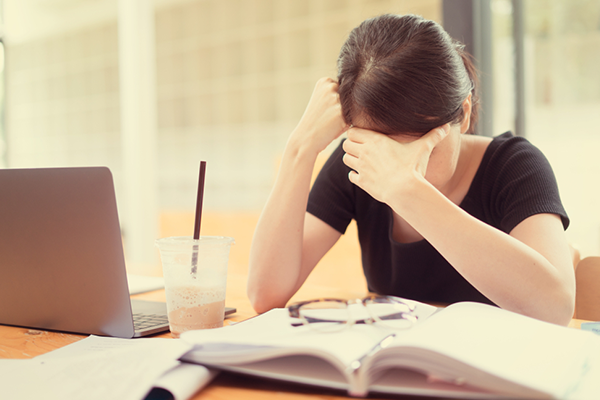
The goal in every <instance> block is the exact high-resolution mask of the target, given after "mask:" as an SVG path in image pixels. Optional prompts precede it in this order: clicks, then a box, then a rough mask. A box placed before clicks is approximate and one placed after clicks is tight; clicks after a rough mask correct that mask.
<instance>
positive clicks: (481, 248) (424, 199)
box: [392, 182, 575, 325]
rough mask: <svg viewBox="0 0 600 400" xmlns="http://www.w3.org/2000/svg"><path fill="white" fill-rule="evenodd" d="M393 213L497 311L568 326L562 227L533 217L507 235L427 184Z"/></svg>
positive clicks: (570, 295) (570, 301)
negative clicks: (486, 298)
mask: <svg viewBox="0 0 600 400" xmlns="http://www.w3.org/2000/svg"><path fill="white" fill-rule="evenodd" d="M413 189H414V190H413V191H411V194H410V196H408V197H405V196H406V195H403V196H402V197H403V199H404V200H402V201H393V202H392V204H393V206H392V208H394V210H395V211H396V212H398V213H400V215H402V216H403V217H404V218H405V219H406V221H407V222H408V223H409V224H410V225H411V226H412V227H413V228H415V229H416V230H417V231H418V232H419V233H420V234H421V235H423V237H425V238H427V240H428V241H429V242H430V243H431V244H432V245H433V247H435V248H436V249H437V250H438V251H439V252H440V254H442V255H443V256H444V258H446V260H447V261H448V262H449V263H450V264H451V265H452V266H453V267H454V268H455V269H456V270H457V271H458V272H459V273H460V274H461V275H462V276H463V277H464V278H465V279H466V280H467V281H469V282H470V283H471V284H472V285H473V286H474V287H475V288H477V289H478V290H479V291H480V292H481V293H483V294H484V295H485V296H486V297H488V298H489V299H490V300H492V301H493V302H494V303H496V304H497V305H498V306H500V307H502V308H505V309H507V310H511V311H515V312H518V313H521V314H524V315H528V316H531V317H534V318H538V319H541V320H545V321H549V322H554V323H557V324H561V325H566V324H568V322H569V321H570V320H571V318H572V316H573V309H574V299H575V280H574V272H573V265H572V264H571V260H570V254H569V248H568V245H567V241H566V239H565V235H564V231H563V226H562V222H561V221H560V218H559V217H558V216H557V215H554V214H537V215H534V216H531V217H529V218H527V219H525V220H524V221H522V222H521V223H520V224H519V225H517V226H516V227H515V228H514V229H513V230H512V232H511V233H510V235H509V234H506V233H504V232H502V231H500V230H498V229H496V228H493V227H492V226H490V225H488V224H485V223H484V222H482V221H480V220H478V219H477V218H475V217H473V216H471V215H470V214H468V213H467V212H465V211H464V210H462V209H461V208H460V207H458V206H457V205H456V204H454V203H452V202H451V201H450V200H448V199H447V198H446V197H444V196H443V195H442V194H441V193H440V192H439V191H438V190H437V189H435V188H434V187H433V186H431V185H429V184H428V183H427V182H420V183H419V184H417V185H416V186H415V187H414V188H413Z"/></svg>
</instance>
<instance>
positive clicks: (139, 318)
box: [133, 314, 169, 331]
mask: <svg viewBox="0 0 600 400" xmlns="http://www.w3.org/2000/svg"><path fill="white" fill-rule="evenodd" d="M168 323H169V320H168V318H167V316H166V315H157V314H133V328H134V329H135V330H136V331H139V330H143V329H148V328H152V327H155V326H160V325H165V324H168Z"/></svg>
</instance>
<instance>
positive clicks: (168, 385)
mask: <svg viewBox="0 0 600 400" xmlns="http://www.w3.org/2000/svg"><path fill="white" fill-rule="evenodd" d="M217 374H218V371H217V370H214V369H209V368H206V367H205V366H203V365H198V364H188V363H181V364H179V365H178V366H176V367H175V368H173V369H172V370H170V371H167V372H166V373H165V374H164V375H163V376H161V377H160V378H159V379H158V381H157V382H155V383H154V387H155V388H161V389H164V390H166V391H168V392H169V393H171V394H172V395H173V398H174V399H175V400H187V399H189V398H191V397H192V396H193V395H194V394H195V393H196V392H197V391H198V390H200V389H201V388H203V387H204V386H206V385H208V384H209V383H210V381H211V380H212V379H213V378H214V377H215V376H217Z"/></svg>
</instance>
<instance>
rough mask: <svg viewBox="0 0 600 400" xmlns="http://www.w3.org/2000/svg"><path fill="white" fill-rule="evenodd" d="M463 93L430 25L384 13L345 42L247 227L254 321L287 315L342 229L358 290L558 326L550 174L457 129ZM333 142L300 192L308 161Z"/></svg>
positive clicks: (510, 146) (471, 80) (507, 145)
mask: <svg viewBox="0 0 600 400" xmlns="http://www.w3.org/2000/svg"><path fill="white" fill-rule="evenodd" d="M475 86H476V76H475V72H474V68H473V65H472V63H471V61H470V60H469V58H468V57H467V56H466V55H465V53H464V51H463V48H462V46H461V45H459V44H458V43H456V42H454V41H453V40H452V39H451V38H450V37H449V36H448V35H447V33H446V32H445V31H444V30H443V29H442V28H441V27H440V26H439V25H438V24H437V23H435V22H433V21H428V20H424V19H423V18H421V17H418V16H413V15H406V16H397V15H382V16H379V17H376V18H373V19H369V20H366V21H364V22H363V23H362V24H361V25H360V26H358V27H357V28H355V29H354V30H353V31H352V32H351V34H350V36H349V38H348V40H347V41H346V43H345V44H344V46H343V47H342V50H341V52H340V56H339V60H338V81H337V82H335V81H333V80H331V79H327V78H323V79H321V80H319V81H318V82H317V84H316V87H315V90H314V93H313V95H312V97H311V99H310V101H309V104H308V106H307V108H306V111H305V113H304V115H303V117H302V119H301V120H300V122H299V124H298V125H297V127H296V128H295V130H294V131H293V132H292V134H291V135H290V137H289V140H288V143H287V145H286V148H285V151H284V154H283V159H282V163H281V167H280V171H279V175H278V178H277V180H276V183H275V186H274V188H273V191H272V193H271V196H270V198H269V200H268V202H267V204H266V207H265V209H264V211H263V214H262V216H261V218H260V221H259V223H258V226H257V228H256V232H255V237H254V240H253V243H252V250H251V256H250V274H249V281H248V294H249V297H250V299H251V301H252V304H253V306H254V308H255V309H256V311H257V312H264V311H266V310H268V309H270V308H273V307H282V306H284V305H285V304H286V302H287V301H288V300H289V299H290V297H291V296H292V295H293V294H294V293H295V292H296V291H297V290H298V289H299V288H300V286H301V285H302V284H303V283H304V281H305V280H306V278H307V277H308V275H309V274H310V272H311V271H312V270H313V268H314V267H315V265H316V264H317V262H318V261H319V260H320V259H321V258H322V257H323V255H324V254H325V253H326V252H327V251H328V250H329V249H330V248H331V247H332V246H333V245H334V244H335V242H336V241H337V240H338V238H339V237H340V236H341V235H342V234H343V232H344V231H345V229H346V227H347V225H348V224H349V222H350V221H351V220H352V219H355V220H356V222H357V227H358V232H359V241H360V245H361V252H362V262H363V269H364V272H365V276H366V278H367V283H368V285H369V290H370V291H373V292H376V293H380V294H386V295H397V296H401V297H406V298H411V299H415V300H420V301H429V302H443V303H451V302H455V301H465V300H470V301H479V302H486V303H490V304H496V305H498V306H500V307H502V308H505V309H508V310H512V311H516V312H519V313H522V314H525V315H529V316H532V317H535V318H539V319H542V320H546V321H550V322H554V323H558V324H567V323H568V322H569V321H570V319H571V317H572V315H573V308H574V294H575V283H574V281H575V279H574V273H573V266H572V264H571V258H570V251H569V247H568V244H567V241H566V238H565V234H564V229H566V227H567V226H568V218H567V215H566V213H565V211H564V209H563V207H562V204H561V202H560V197H559V195H558V189H557V186H556V181H555V178H554V175H553V173H552V170H551V168H550V166H549V164H548V162H547V160H546V159H545V158H544V156H543V155H542V154H541V153H540V152H539V151H538V150H537V149H536V148H535V147H534V146H532V145H531V144H530V143H528V142H527V141H526V140H524V139H522V138H517V137H513V136H512V135H511V134H510V133H506V134H503V135H500V136H497V137H495V138H493V139H492V138H488V137H481V136H476V135H470V134H469V133H472V132H473V125H474V122H475V120H476V117H477V106H478V104H477V96H476V88H475ZM344 132H346V133H347V136H348V139H347V140H345V141H343V142H342V144H341V145H340V146H339V147H338V148H337V150H335V151H334V152H333V154H332V155H331V157H330V159H329V160H328V161H327V163H326V164H325V166H324V167H323V169H322V171H321V172H320V174H319V176H318V178H317V181H316V182H315V184H314V185H313V188H312V190H311V189H310V178H311V174H312V170H313V167H314V163H315V160H316V157H317V155H318V153H319V152H320V151H322V150H324V149H325V148H326V147H327V145H329V144H330V143H331V142H332V141H333V140H335V139H336V138H338V137H339V136H340V135H341V134H342V133H344Z"/></svg>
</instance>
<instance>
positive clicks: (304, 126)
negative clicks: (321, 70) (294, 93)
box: [292, 78, 348, 153]
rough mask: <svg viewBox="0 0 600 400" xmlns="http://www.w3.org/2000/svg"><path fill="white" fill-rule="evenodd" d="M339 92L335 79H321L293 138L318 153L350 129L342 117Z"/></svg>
mask: <svg viewBox="0 0 600 400" xmlns="http://www.w3.org/2000/svg"><path fill="white" fill-rule="evenodd" d="M337 90H338V84H337V83H336V82H335V81H334V80H333V79H331V78H321V79H319V80H318V81H317V84H316V85H315V89H314V91H313V94H312V96H311V98H310V101H309V102H308V105H307V106H306V110H305V111H304V115H303V116H302V118H301V119H300V122H299V123H298V126H297V127H296V129H295V130H294V132H293V134H292V137H294V138H297V139H298V140H301V141H302V142H303V143H304V144H305V145H307V146H309V147H310V148H311V149H313V150H315V151H316V152H317V153H318V152H321V151H322V150H324V149H325V148H326V147H327V146H328V145H329V144H330V143H331V142H332V141H333V140H335V139H336V138H338V137H339V136H340V135H341V134H342V133H343V132H344V131H345V130H346V129H348V125H347V124H346V123H345V122H344V118H343V117H342V107H341V105H340V96H339V95H338V92H337Z"/></svg>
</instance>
